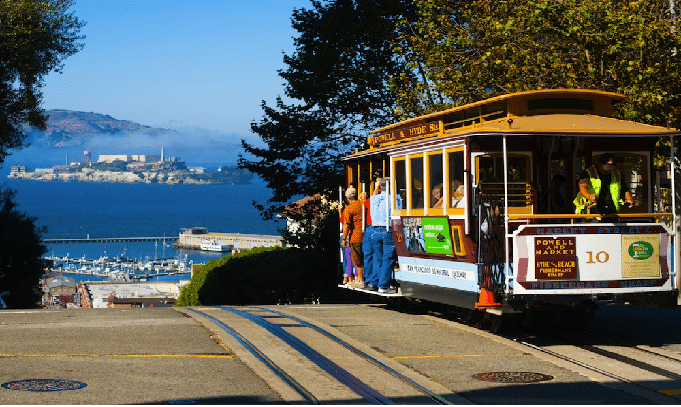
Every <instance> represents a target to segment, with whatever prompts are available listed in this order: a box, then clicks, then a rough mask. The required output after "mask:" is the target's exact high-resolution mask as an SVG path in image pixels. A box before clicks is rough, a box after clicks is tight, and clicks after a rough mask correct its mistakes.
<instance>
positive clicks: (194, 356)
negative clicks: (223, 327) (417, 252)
mask: <svg viewBox="0 0 681 407" xmlns="http://www.w3.org/2000/svg"><path fill="white" fill-rule="evenodd" d="M0 357H3V358H22V357H48V358H52V357H54V358H63V357H88V358H203V359H232V358H235V357H236V356H235V355H119V354H109V355H88V354H80V353H60V354H50V353H25V354H12V353H0Z"/></svg>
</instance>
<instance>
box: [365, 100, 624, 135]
mask: <svg viewBox="0 0 681 407" xmlns="http://www.w3.org/2000/svg"><path fill="white" fill-rule="evenodd" d="M561 96H562V97H565V98H585V99H594V100H595V99H600V100H607V101H608V102H609V103H611V104H614V103H618V102H624V101H627V100H628V98H627V97H626V96H624V95H621V94H619V93H612V92H605V91H600V90H590V89H542V90H529V91H524V92H516V93H509V94H507V95H501V96H497V97H493V98H490V99H485V100H481V101H479V102H474V103H469V104H466V105H461V106H456V107H452V108H450V109H446V110H442V111H439V112H434V113H429V114H426V115H423V116H419V117H414V118H411V119H407V120H403V121H401V122H397V123H393V124H391V125H388V126H385V127H382V128H380V129H376V130H373V131H372V132H371V134H376V133H383V132H386V131H389V130H392V129H395V128H399V127H408V126H410V125H411V124H414V123H418V122H427V121H430V120H436V119H438V118H440V117H442V116H446V115H448V114H452V113H457V112H460V111H464V110H469V109H471V108H476V107H483V106H486V105H494V104H495V103H498V102H502V101H505V102H507V103H512V102H513V101H515V100H528V99H532V98H538V97H561Z"/></svg>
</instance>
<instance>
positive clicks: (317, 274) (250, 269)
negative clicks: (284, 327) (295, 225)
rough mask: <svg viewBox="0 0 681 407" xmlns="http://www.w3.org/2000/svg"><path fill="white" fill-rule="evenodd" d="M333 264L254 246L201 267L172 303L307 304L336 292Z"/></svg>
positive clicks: (307, 254)
mask: <svg viewBox="0 0 681 407" xmlns="http://www.w3.org/2000/svg"><path fill="white" fill-rule="evenodd" d="M336 263H337V262H334V260H333V259H329V258H328V255H327V254H326V253H324V252H320V251H316V250H309V249H298V248H283V247H280V246H277V247H273V248H255V249H252V250H249V251H246V252H242V253H238V254H234V255H231V256H227V257H223V258H222V259H220V260H211V261H209V262H208V263H206V265H205V266H203V267H201V269H199V270H198V271H197V272H195V273H194V276H193V277H192V279H191V281H190V282H189V283H188V284H187V285H185V286H184V287H183V288H182V291H181V293H180V297H179V299H178V300H177V302H176V304H175V305H176V306H195V305H263V304H286V303H309V302H312V301H316V300H318V299H319V297H320V296H322V295H323V294H324V293H328V292H331V291H333V290H334V289H335V287H336V284H338V280H339V275H338V272H337V267H336Z"/></svg>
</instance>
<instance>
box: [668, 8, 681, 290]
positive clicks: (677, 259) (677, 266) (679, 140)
mask: <svg viewBox="0 0 681 407" xmlns="http://www.w3.org/2000/svg"><path fill="white" fill-rule="evenodd" d="M669 15H670V17H671V19H672V28H671V31H672V34H676V17H677V14H676V0H669ZM676 54H677V49H676V47H675V48H674V49H673V50H672V57H676ZM679 144H681V137H674V140H672V146H671V147H672V149H673V150H672V157H674V161H675V162H674V172H675V174H674V176H673V180H674V182H675V183H676V184H677V185H678V184H679V180H681V168H679V166H680V165H679V164H681V160H680V159H679V158H680V157H679V154H680V153H681V148H679ZM675 187H676V185H675ZM673 190H675V194H676V196H674V197H673V198H674V202H676V219H675V222H674V225H675V226H676V230H674V233H675V236H674V272H675V273H676V288H677V289H681V242H680V240H681V239H680V237H681V215H680V214H681V211H680V209H681V202H679V201H681V199H679V198H680V197H681V188H674V189H673Z"/></svg>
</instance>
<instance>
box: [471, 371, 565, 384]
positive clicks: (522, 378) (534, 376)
mask: <svg viewBox="0 0 681 407" xmlns="http://www.w3.org/2000/svg"><path fill="white" fill-rule="evenodd" d="M473 377H474V378H475V379H478V380H482V381H485V382H497V383H536V382H545V381H547V380H552V379H553V376H549V375H547V374H541V373H532V372H487V373H478V374H474V375H473Z"/></svg>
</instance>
